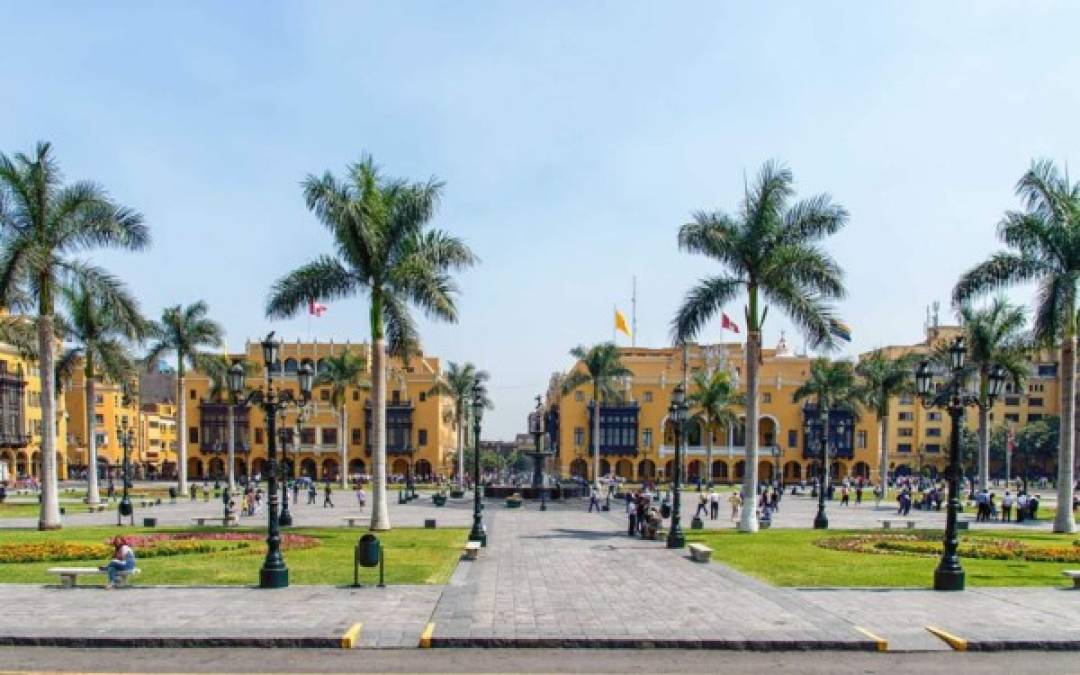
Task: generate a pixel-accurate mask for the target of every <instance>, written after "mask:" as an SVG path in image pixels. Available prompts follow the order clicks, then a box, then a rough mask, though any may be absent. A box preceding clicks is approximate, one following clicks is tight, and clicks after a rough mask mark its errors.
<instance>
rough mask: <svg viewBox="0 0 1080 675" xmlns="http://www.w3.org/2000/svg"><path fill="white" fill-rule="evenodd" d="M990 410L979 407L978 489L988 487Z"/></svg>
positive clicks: (987, 488) (986, 488)
mask: <svg viewBox="0 0 1080 675" xmlns="http://www.w3.org/2000/svg"><path fill="white" fill-rule="evenodd" d="M989 415H990V411H989V410H987V409H986V408H983V407H982V406H980V407H979V459H978V462H977V464H978V465H979V490H989V489H990V424H989V420H988V418H989Z"/></svg>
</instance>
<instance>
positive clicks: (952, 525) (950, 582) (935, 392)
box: [915, 336, 1005, 591]
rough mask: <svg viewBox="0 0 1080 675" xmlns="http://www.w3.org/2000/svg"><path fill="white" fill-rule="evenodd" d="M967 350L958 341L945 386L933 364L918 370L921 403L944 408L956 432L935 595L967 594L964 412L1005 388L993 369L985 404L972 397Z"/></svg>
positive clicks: (948, 472) (952, 440) (989, 400)
mask: <svg viewBox="0 0 1080 675" xmlns="http://www.w3.org/2000/svg"><path fill="white" fill-rule="evenodd" d="M966 355H967V347H965V346H964V338H963V337H962V336H960V337H957V338H956V339H955V340H954V341H953V344H952V346H951V347H949V362H950V363H949V365H950V367H951V373H950V376H949V381H948V382H947V383H946V384H945V386H943V387H940V388H938V389H935V387H934V372H933V369H931V367H930V362H929V361H923V362H921V363H920V364H919V365H918V366H916V368H915V388H916V390H917V391H918V394H919V399H920V401H921V402H922V404H923V407H926V408H943V409H945V410H947V411H948V412H949V418H950V419H951V420H952V429H951V430H950V432H949V466H948V468H947V469H946V470H945V480H946V481H948V484H949V501H948V510H947V512H946V517H945V547H944V551H943V552H942V554H941V562H940V563H938V566H937V569H936V570H934V590H935V591H962V590H964V569H963V568H962V567H961V566H960V556H959V554H958V552H957V549H958V548H959V546H960V541H959V535H958V532H957V527H956V516H957V514H958V513H959V511H960V477H961V475H962V473H963V469H962V467H961V462H960V432H961V425H962V423H963V417H964V409H965V408H966V407H967V406H969V405H986V406H990V405H993V402H994V399H995V398H997V397H998V396H1000V395H1001V392H1002V390H1003V389H1004V388H1005V369H1004V368H1002V367H1001V366H999V365H995V366H994V367H992V368H991V369H990V378H989V380H990V382H989V388H988V391H987V401H986V402H985V404H984V403H983V402H982V401H980V400H979V396H978V394H977V393H971V392H969V391H967V389H965V387H964V358H965V356H966Z"/></svg>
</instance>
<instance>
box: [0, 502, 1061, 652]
mask: <svg viewBox="0 0 1080 675" xmlns="http://www.w3.org/2000/svg"><path fill="white" fill-rule="evenodd" d="M395 497H396V493H395ZM164 501H165V502H166V503H164V504H161V505H158V506H154V507H151V508H148V509H145V510H143V509H138V507H137V517H139V518H141V517H142V516H144V515H153V516H155V517H157V518H158V522H159V524H161V525H188V524H189V522H190V520H189V519H190V518H191V517H193V516H196V515H217V514H219V513H220V508H221V507H220V502H215V501H213V500H211V501H210V502H204V501H202V499H201V497H200V499H199V500H198V501H196V502H191V501H189V500H180V501H179V502H178V503H177V504H169V503H167V502H168V500H164ZM304 501H306V500H304V499H303V498H302V499H301V503H300V504H299V505H295V506H294V516H295V518H296V522H297V524H298V525H301V526H305V527H309V526H310V527H319V526H325V527H341V526H342V520H341V518H342V517H344V516H352V515H361V514H366V513H368V511H367V510H360V509H359V508H358V507H357V505H356V503H355V500H354V499H353V496H352V494H351V493H348V492H341V493H338V494H337V499H336V500H335V502H336V504H337V506H336V508H334V509H329V508H326V509H324V508H323V507H322V506H321V497H320V499H319V500H318V501H317V503H316V504H315V505H308V504H306V503H303V502H304ZM695 503H696V493H694V492H688V493H686V495H685V504H686V505H687V508H684V518H685V522H686V524H687V525H689V520H690V518H691V516H692V515H693V511H694V505H695ZM620 504H621V503H620V502H616V501H614V500H613V501H612V509H611V511H609V512H601V513H596V512H594V513H587V512H586V510H585V502H583V501H578V500H574V501H572V502H568V503H556V504H552V505H551V507H550V508H549V509H548V510H547V511H546V512H540V511H539V509H538V505H537V504H536V503H534V502H527V503H526V505H525V506H524V508H521V509H507V508H505V507H504V506H503V504H502V502H501V501H497V500H490V501H488V502H487V504H486V508H485V512H484V515H485V522H486V524H487V527H488V531H489V533H490V537H491V540H490V545H489V546H488V547H487V548H486V549H484V550H483V552H482V553H481V555H480V558H479V559H478V560H476V561H468V560H461V561H460V562H459V563H458V565H457V568H456V570H455V571H454V573H453V575H452V576H451V578H450V581H449V583H447V584H446V585H445V586H434V585H433V586H391V587H388V588H384V589H379V588H373V587H365V588H359V589H354V588H350V587H334V586H292V587H290V588H288V589H281V590H260V589H256V588H251V587H150V586H144V585H139V584H138V583H136V585H135V587H133V588H130V589H121V590H116V591H105V590H104V589H101V588H91V587H87V588H78V589H74V590H65V589H61V588H58V587H56V586H38V585H30V584H11V585H3V586H0V601H2V602H4V604H5V606H6V607H17V608H33V611H32V612H31V611H17V612H5V613H4V614H2V615H0V644H9V645H54V646H59V645H65V646H80V645H93V646H109V645H130V646H165V645H174V646H188V647H194V646H212V645H226V644H227V645H249V646H259V645H264V646H265V645H275V646H279V647H290V646H292V647H295V646H303V647H320V646H322V647H329V646H334V647H340V646H343V645H344V646H352V647H360V648H380V647H417V646H426V647H434V648H439V647H529V648H541V647H591V648H596V647H613V648H617V647H639V648H646V647H659V648H663V647H669V648H675V647H679V648H698V649H710V648H711V649H736V650H759V651H760V650H776V649H799V650H863V651H875V650H879V649H883V648H886V647H887V648H888V649H889V650H893V651H896V650H899V651H909V650H910V651H948V650H950V649H954V648H963V649H969V650H979V649H986V650H995V649H1017V648H1025V649H1033V648H1056V649H1065V648H1070V649H1080V593H1077V592H1074V591H1072V590H1068V589H1063V588H1015V589H1013V588H988V589H978V588H976V589H969V590H967V591H965V592H962V593H955V594H942V593H934V592H932V591H925V590H906V589H887V590H886V589H793V588H777V587H773V586H770V585H768V584H766V583H763V582H761V581H758V580H756V579H754V578H752V577H749V576H747V575H745V574H742V573H740V572H737V571H735V570H733V569H731V568H729V567H728V566H726V565H723V564H720V563H711V564H700V563H694V562H692V561H691V560H690V559H689V556H688V555H687V552H686V551H684V550H669V549H667V548H665V547H664V545H663V543H662V542H653V541H643V540H640V539H638V538H632V537H628V536H626V533H625V532H626V520H625V514H624V511H623V509H622V507H621V506H620ZM725 507H726V504H725ZM815 509H816V503H815V502H814V501H813V500H811V499H810V498H809V497H808V496H798V497H792V496H786V497H785V498H784V500H783V502H782V503H781V508H780V513H779V514H778V516H777V519H776V523H775V526H776V527H807V526H808V525H809V523H810V520H811V519H812V517H813V514H814V511H815ZM69 511H74V512H71V513H69V515H68V516H67V518H66V520H65V522H66V524H67V525H69V526H74V525H114V524H115V517H116V516H115V513H113V512H108V513H94V514H90V513H85V512H82V509H69ZM390 511H391V519H392V522H393V523H394V525H395V527H420V526H422V525H423V522H424V520H426V519H429V518H434V519H436V521H437V523H438V526H439V527H467V526H468V525H469V524H470V523H471V516H472V514H471V500H470V499H467V498H466V499H462V500H453V501H451V503H449V504H448V505H447V506H446V507H443V508H436V507H435V506H434V505H433V504H432V502H431V499H430V497H426V496H422V497H421V498H420V499H417V500H415V501H413V502H411V503H409V504H398V503H396V499H395V500H393V502H392V503H391V505H390ZM829 511H830V519H831V521H832V527H833V528H837V529H839V528H849V527H850V528H878V527H879V523H878V522H877V518H880V517H883V516H885V515H889V514H892V513H894V510H893V509H891V508H887V507H885V506H884V505H883V506H882V507H881V508H880V509H875V508H874V506H873V504H872V502H871V503H864V504H863V505H862V506H860V507H855V506H851V507H847V508H841V507H839V506H837V505H836V504H835V503H833V504H830V509H829ZM727 515H728V510H727V509H726V508H725V509H724V510H722V512H721V518H720V519H719V520H717V521H708V520H706V524H707V526H710V527H718V528H729V527H733V524H732V523H731V521H730V520H729V519H728V518H727V517H726V516H727ZM912 517H915V518H917V519H920V520H922V521H924V522H921V523H920V527H928V528H933V527H941V526H942V524H943V518H944V514H940V513H936V512H935V513H925V514H924V513H923V512H913V514H912ZM35 522H36V521H34V520H33V519H4V520H3V521H0V525H2V526H3V527H16V526H21V527H27V526H33V525H34V524H35ZM264 522H265V521H264V518H263V517H259V518H255V519H251V518H249V519H245V520H244V521H243V523H242V524H244V525H247V526H253V527H259V526H262V524H263V523H264ZM974 526H975V525H973V527H974ZM991 526H994V527H996V526H998V525H997V524H992V525H991ZM978 527H982V525H978ZM1020 527H1024V528H1030V527H1039V528H1041V527H1045V524H1043V523H1040V524H1035V525H1021V526H1020ZM361 532H362V530H361V529H357V536H359V535H360V533H361ZM0 537H2V533H0ZM762 564H763V565H765V564H768V563H767V561H762ZM932 564H933V563H932V562H930V561H928V563H927V565H928V570H929V569H930V566H931V565H932ZM253 575H254V569H253ZM931 629H934V630H935V631H936V633H935V632H931ZM953 638H956V639H955V640H954V639H953Z"/></svg>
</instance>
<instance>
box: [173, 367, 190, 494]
mask: <svg viewBox="0 0 1080 675" xmlns="http://www.w3.org/2000/svg"><path fill="white" fill-rule="evenodd" d="M176 360H177V368H176V427H177V428H176V433H177V435H178V436H180V455H179V456H178V457H177V458H176V486H177V488H178V489H179V490H180V496H183V495H186V494H187V491H188V475H187V440H188V436H187V401H186V400H185V399H184V355H183V354H178V355H177V359H176Z"/></svg>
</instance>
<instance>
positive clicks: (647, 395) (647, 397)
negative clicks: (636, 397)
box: [642, 391, 652, 403]
mask: <svg viewBox="0 0 1080 675" xmlns="http://www.w3.org/2000/svg"><path fill="white" fill-rule="evenodd" d="M642 396H643V398H644V399H645V402H646V403H652V392H651V391H647V392H645V393H644V394H643V395H642Z"/></svg>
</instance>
